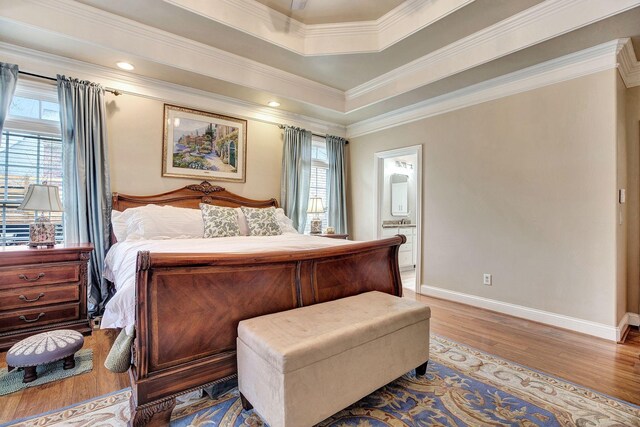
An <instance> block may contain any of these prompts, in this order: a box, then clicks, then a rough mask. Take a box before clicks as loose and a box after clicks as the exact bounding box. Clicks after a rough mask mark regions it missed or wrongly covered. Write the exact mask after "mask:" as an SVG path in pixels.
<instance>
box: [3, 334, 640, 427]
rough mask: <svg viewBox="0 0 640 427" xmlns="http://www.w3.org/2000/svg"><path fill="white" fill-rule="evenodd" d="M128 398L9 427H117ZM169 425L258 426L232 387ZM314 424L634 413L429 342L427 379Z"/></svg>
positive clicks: (182, 404)
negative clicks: (429, 354) (429, 352)
mask: <svg viewBox="0 0 640 427" xmlns="http://www.w3.org/2000/svg"><path fill="white" fill-rule="evenodd" d="M229 386H230V387H233V384H230V385H229ZM129 394H130V391H129V390H122V391H119V392H116V393H113V394H111V395H108V396H103V397H100V398H98V399H94V400H91V401H89V402H85V403H82V404H78V405H75V406H73V407H70V408H67V409H64V410H59V411H55V412H52V413H49V414H45V415H41V416H38V417H35V418H32V419H29V420H25V421H20V422H17V424H14V425H18V426H40V427H43V426H62V425H78V426H85V425H86V426H89V425H100V426H122V425H125V423H126V422H127V421H128V419H129V408H128V398H129ZM171 425H172V426H177V427H185V426H193V427H196V426H205V425H206V426H225V427H232V426H233V427H239V426H251V427H259V426H264V423H263V422H262V420H261V419H260V417H259V416H258V415H257V414H256V413H255V412H254V411H249V412H243V411H242V406H241V404H240V399H239V397H238V391H237V389H236V388H235V387H234V388H232V389H231V390H230V391H228V392H226V393H224V394H222V395H220V396H218V397H217V398H215V399H209V398H206V397H205V398H202V397H200V395H199V394H196V393H192V394H191V395H188V396H183V397H182V398H181V399H180V400H179V403H178V405H177V406H176V409H175V410H174V412H173V415H172V422H171ZM319 425H320V426H323V427H326V426H332V427H349V426H354V427H378V426H393V427H399V426H484V425H493V426H585V427H586V426H640V407H638V406H635V405H632V404H630V403H626V402H623V401H620V400H617V399H614V398H612V397H609V396H605V395H603V394H600V393H596V392H594V391H592V390H588V389H585V388H584V387H580V386H577V385H574V384H571V383H568V382H566V381H563V380H560V379H558V378H554V377H551V376H548V375H544V374H542V373H539V372H536V371H533V370H531V369H528V368H526V367H523V366H520V365H517V364H514V363H511V362H507V361H505V360H503V359H500V358H497V357H495V356H492V355H490V354H487V353H483V352H481V351H478V350H474V349H471V348H468V347H465V346H463V345H461V344H458V343H455V342H452V341H450V340H448V339H445V338H442V337H438V336H432V337H431V360H430V362H429V369H428V371H427V375H426V376H424V377H418V378H416V377H415V375H414V373H413V372H410V373H408V374H406V375H404V376H403V377H402V378H399V379H398V380H396V381H394V382H392V383H390V384H388V385H386V386H385V387H383V388H381V389H379V390H377V391H376V392H374V393H372V394H371V395H369V396H367V397H365V398H364V399H362V400H361V401H359V402H357V403H355V404H353V405H352V406H350V407H349V408H347V409H345V410H343V411H341V412H339V413H338V414H336V415H334V416H332V417H331V418H329V419H327V420H325V421H323V422H322V423H320V424H319Z"/></svg>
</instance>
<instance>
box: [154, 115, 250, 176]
mask: <svg viewBox="0 0 640 427" xmlns="http://www.w3.org/2000/svg"><path fill="white" fill-rule="evenodd" d="M163 128H164V132H163V139H162V176H163V177H164V176H166V177H174V178H193V179H203V180H210V181H233V182H246V167H247V121H246V120H244V119H240V118H237V117H231V116H225V115H222V114H216V113H210V112H207V111H201V110H195V109H192V108H185V107H179V106H177V105H171V104H164V121H163Z"/></svg>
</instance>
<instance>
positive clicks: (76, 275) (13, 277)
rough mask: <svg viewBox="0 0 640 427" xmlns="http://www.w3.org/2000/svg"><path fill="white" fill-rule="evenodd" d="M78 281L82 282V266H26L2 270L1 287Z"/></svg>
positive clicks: (0, 270)
mask: <svg viewBox="0 0 640 427" xmlns="http://www.w3.org/2000/svg"><path fill="white" fill-rule="evenodd" d="M78 280H80V266H79V265H77V264H57V265H56V264H53V265H51V264H49V265H25V266H23V267H15V268H3V269H0V287H3V286H4V287H17V286H20V287H23V286H25V285H49V284H53V283H69V282H77V281H78Z"/></svg>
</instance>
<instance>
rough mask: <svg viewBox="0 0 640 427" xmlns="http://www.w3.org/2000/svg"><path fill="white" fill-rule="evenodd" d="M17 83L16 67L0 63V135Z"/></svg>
mask: <svg viewBox="0 0 640 427" xmlns="http://www.w3.org/2000/svg"><path fill="white" fill-rule="evenodd" d="M17 83H18V66H17V65H15V64H7V63H6V62H0V134H2V127H3V126H4V121H5V119H6V118H7V115H8V114H9V106H10V105H11V100H12V99H13V94H14V93H15V91H16V84H17Z"/></svg>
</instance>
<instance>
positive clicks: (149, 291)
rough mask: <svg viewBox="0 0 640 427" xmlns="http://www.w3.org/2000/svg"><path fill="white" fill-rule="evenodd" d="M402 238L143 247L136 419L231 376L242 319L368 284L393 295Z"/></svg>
mask: <svg viewBox="0 0 640 427" xmlns="http://www.w3.org/2000/svg"><path fill="white" fill-rule="evenodd" d="M405 240H406V239H405V237H404V236H396V237H393V238H389V239H385V240H377V241H372V242H362V243H355V244H353V245H345V246H338V247H332V248H326V249H317V250H309V251H297V252H270V253H265V254H251V255H247V254H167V253H162V254H160V253H149V252H140V253H139V254H138V260H137V261H138V267H137V268H138V271H137V282H136V298H137V300H136V302H137V312H136V338H135V342H134V346H133V360H134V365H133V367H132V368H131V370H130V376H131V383H132V388H133V393H132V397H131V405H132V424H133V425H136V426H138V425H168V421H169V416H170V414H171V410H172V409H173V406H174V405H175V397H176V396H177V395H179V394H182V393H185V392H188V391H190V390H195V389H198V388H202V387H205V386H207V385H209V384H213V383H216V382H219V381H221V380H224V379H226V378H229V377H232V376H234V375H235V374H236V352H235V340H236V335H237V327H238V323H239V322H240V321H241V320H244V319H248V318H252V317H256V316H260V315H264V314H269V313H274V312H278V311H284V310H289V309H292V308H296V307H301V306H307V305H311V304H316V303H320V302H325V301H331V300H335V299H338V298H344V297H348V296H352V295H356V294H360V293H363V292H368V291H373V290H377V291H382V292H386V293H389V294H392V295H398V296H400V295H401V294H402V286H401V282H400V271H399V269H398V248H399V246H400V245H401V244H402V243H404V242H405Z"/></svg>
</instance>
